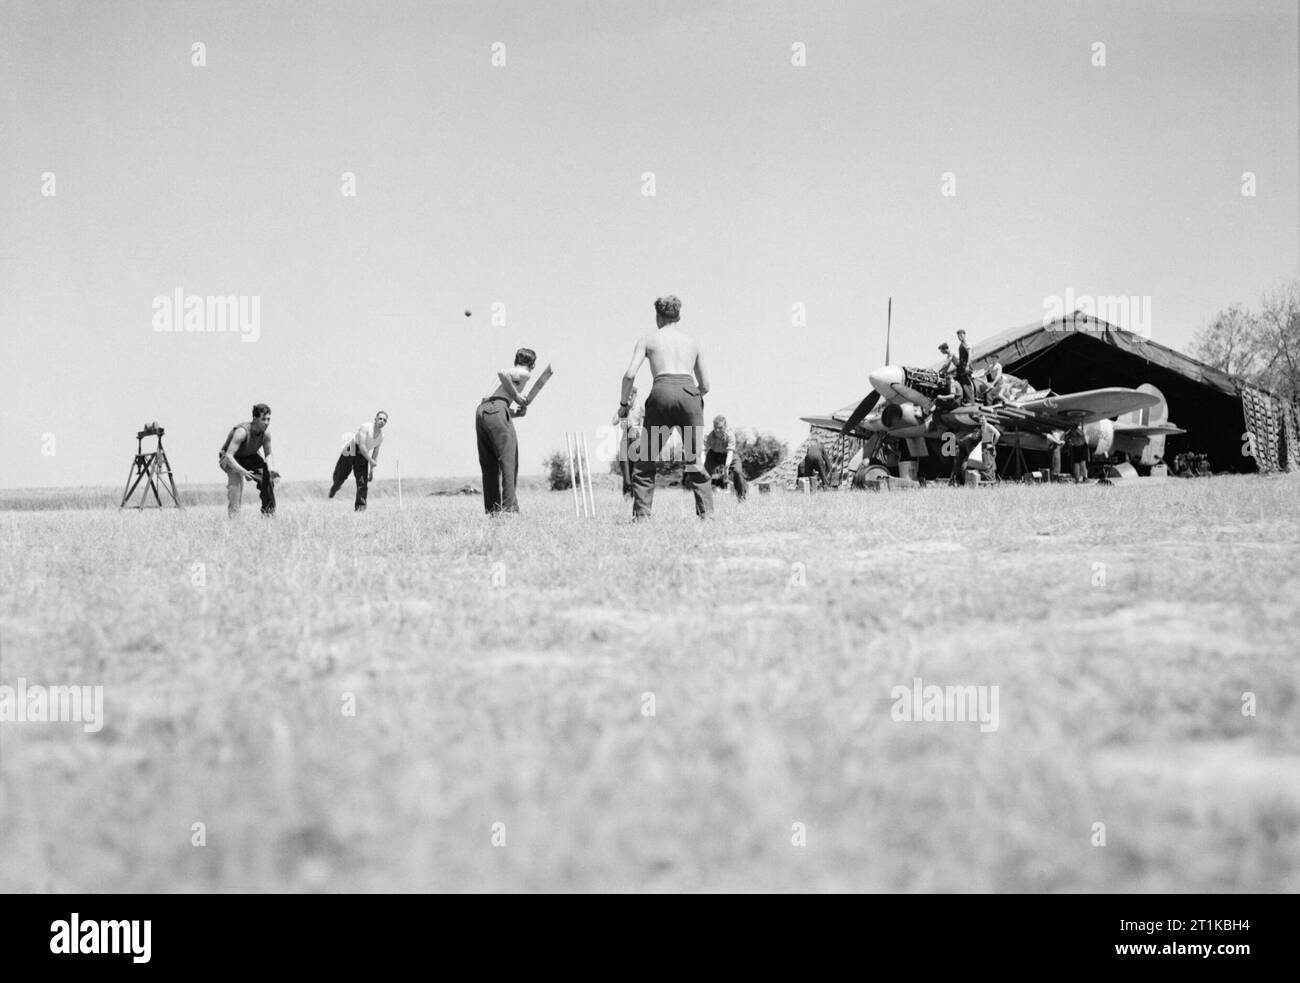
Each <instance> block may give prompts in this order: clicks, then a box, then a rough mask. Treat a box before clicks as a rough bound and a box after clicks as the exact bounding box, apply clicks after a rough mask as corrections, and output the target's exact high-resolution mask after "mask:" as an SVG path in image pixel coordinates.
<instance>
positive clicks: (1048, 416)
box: [1016, 387, 1160, 429]
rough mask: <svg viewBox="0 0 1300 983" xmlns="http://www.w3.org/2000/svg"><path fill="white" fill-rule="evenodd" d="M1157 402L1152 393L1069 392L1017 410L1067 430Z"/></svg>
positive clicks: (1027, 403)
mask: <svg viewBox="0 0 1300 983" xmlns="http://www.w3.org/2000/svg"><path fill="white" fill-rule="evenodd" d="M1158 402H1160V397H1159V396H1153V395H1152V394H1151V393H1144V392H1139V391H1138V390H1136V389H1124V388H1121V387H1112V388H1110V389H1089V390H1088V391H1087V392H1081V393H1068V394H1067V395H1065V396H1041V397H1039V398H1037V399H1029V400H1026V401H1025V402H1023V403H1018V404H1016V409H1018V410H1022V411H1024V412H1025V413H1028V414H1029V415H1030V417H1032V418H1033V420H1034V422H1035V423H1042V424H1047V425H1049V426H1051V427H1052V428H1054V429H1068V428H1070V427H1073V426H1076V425H1078V424H1081V423H1096V422H1097V421H1098V420H1107V419H1110V418H1111V417H1113V416H1120V415H1121V414H1123V413H1131V412H1132V411H1133V410H1140V409H1144V408H1145V407H1148V406H1155V405H1156V403H1158Z"/></svg>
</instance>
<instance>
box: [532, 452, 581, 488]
mask: <svg viewBox="0 0 1300 983" xmlns="http://www.w3.org/2000/svg"><path fill="white" fill-rule="evenodd" d="M542 465H543V466H544V467H545V468H546V481H547V483H548V484H549V486H550V489H551V491H567V490H568V489H570V488H572V487H573V482H572V481H571V480H570V479H569V455H568V454H566V453H565V452H564V451H556V452H555V453H553V454H552V455H551V456H550V457H548V458H547V459H546V460H544V461H543V462H542ZM574 474H575V475H576V476H577V478H578V484H579V486H581V484H582V476H581V475H579V474H578V472H577V471H574Z"/></svg>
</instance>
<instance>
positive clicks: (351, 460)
mask: <svg viewBox="0 0 1300 983" xmlns="http://www.w3.org/2000/svg"><path fill="white" fill-rule="evenodd" d="M387 425H388V414H387V413H385V412H384V411H383V410H380V411H379V412H378V413H376V414H375V418H374V420H373V421H371V420H366V421H365V422H364V423H362V424H361V426H359V427H357V432H356V433H354V434H353V435H352V438H351V439H350V440H349V441H348V442H347V444H345V445H344V447H343V453H341V454H340V455H339V459H338V462H337V463H336V464H335V465H334V478H333V481H332V482H331V483H330V498H333V497H334V496H335V495H337V494H338V490H339V489H340V488H342V487H343V482H345V481H347V480H348V473H349V472H351V474H352V475H353V477H355V478H356V481H357V498H356V501H355V502H354V503H353V508H354V509H356V511H358V512H364V511H365V510H366V489H367V488H369V486H370V482H371V481H372V480H373V479H374V476H375V468H376V466H378V464H379V445H380V444H382V443H383V442H384V427H386V426H387Z"/></svg>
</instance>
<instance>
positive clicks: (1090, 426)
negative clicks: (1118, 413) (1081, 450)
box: [1083, 420, 1115, 457]
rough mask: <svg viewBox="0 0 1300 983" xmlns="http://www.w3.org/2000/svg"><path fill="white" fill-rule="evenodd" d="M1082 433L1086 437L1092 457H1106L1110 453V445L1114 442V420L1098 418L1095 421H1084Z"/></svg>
mask: <svg viewBox="0 0 1300 983" xmlns="http://www.w3.org/2000/svg"><path fill="white" fill-rule="evenodd" d="M1083 435H1084V436H1085V437H1087V438H1088V450H1089V451H1091V452H1092V456H1093V457H1106V456H1108V455H1109V454H1110V449H1111V445H1112V444H1114V443H1115V422H1114V421H1113V420H1098V421H1097V422H1096V423H1085V424H1084V425H1083Z"/></svg>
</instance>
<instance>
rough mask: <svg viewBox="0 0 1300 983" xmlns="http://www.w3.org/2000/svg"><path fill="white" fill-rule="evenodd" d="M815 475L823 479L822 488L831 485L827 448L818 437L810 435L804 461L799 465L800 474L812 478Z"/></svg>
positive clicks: (802, 476)
mask: <svg viewBox="0 0 1300 983" xmlns="http://www.w3.org/2000/svg"><path fill="white" fill-rule="evenodd" d="M814 475H816V476H817V477H819V478H820V479H821V486H822V488H829V487H830V486H831V466H830V462H829V461H827V459H826V448H824V447H823V446H822V442H821V441H820V440H818V439H817V438H816V437H810V438H809V440H808V449H807V450H805V451H804V453H803V463H802V464H801V465H799V475H798V476H799V477H800V478H812V477H813V476H814Z"/></svg>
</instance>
